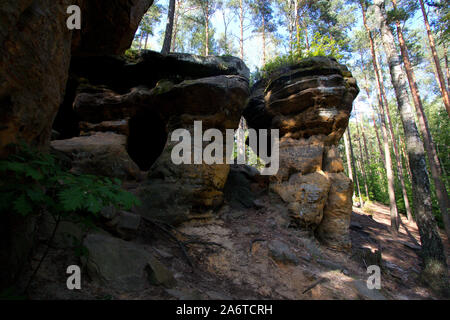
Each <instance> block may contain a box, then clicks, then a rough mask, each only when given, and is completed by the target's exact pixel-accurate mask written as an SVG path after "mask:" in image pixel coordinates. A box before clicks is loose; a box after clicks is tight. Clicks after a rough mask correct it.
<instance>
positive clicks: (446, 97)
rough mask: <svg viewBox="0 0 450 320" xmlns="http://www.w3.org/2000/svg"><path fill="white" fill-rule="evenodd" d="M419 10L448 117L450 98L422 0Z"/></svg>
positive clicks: (449, 113) (420, 0) (421, 0)
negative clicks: (420, 10)
mask: <svg viewBox="0 0 450 320" xmlns="http://www.w3.org/2000/svg"><path fill="white" fill-rule="evenodd" d="M419 3H420V8H421V9H422V14H423V21H424V23H425V28H426V29H427V35H428V42H429V44H430V50H431V54H432V56H433V61H434V65H435V66H436V72H437V74H438V80H439V83H440V89H441V93H442V99H443V100H444V105H445V108H446V109H447V113H448V115H449V116H450V98H449V94H448V90H447V86H446V85H445V79H444V74H443V73H442V68H441V63H440V60H439V56H438V54H437V50H436V45H435V43H434V38H433V33H432V32H431V28H430V23H429V22H428V16H427V12H426V10H425V5H424V3H423V0H419Z"/></svg>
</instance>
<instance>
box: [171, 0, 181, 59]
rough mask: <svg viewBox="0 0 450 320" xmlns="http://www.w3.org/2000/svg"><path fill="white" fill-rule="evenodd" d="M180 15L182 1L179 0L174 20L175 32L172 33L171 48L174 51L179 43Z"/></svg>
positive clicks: (176, 3) (176, 4)
mask: <svg viewBox="0 0 450 320" xmlns="http://www.w3.org/2000/svg"><path fill="white" fill-rule="evenodd" d="M179 17H180V3H179V2H178V1H176V2H175V17H174V22H173V33H172V41H171V45H170V49H171V50H172V51H175V50H176V47H175V46H176V43H177V35H178V19H179Z"/></svg>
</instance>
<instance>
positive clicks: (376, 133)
mask: <svg viewBox="0 0 450 320" xmlns="http://www.w3.org/2000/svg"><path fill="white" fill-rule="evenodd" d="M374 112H376V111H375V109H374ZM372 121H373V127H374V129H375V135H376V137H377V142H378V149H379V150H380V155H381V160H382V162H383V165H384V167H385V168H386V156H385V155H384V150H383V146H382V145H381V140H380V134H379V133H378V126H377V122H376V120H375V115H374V114H372Z"/></svg>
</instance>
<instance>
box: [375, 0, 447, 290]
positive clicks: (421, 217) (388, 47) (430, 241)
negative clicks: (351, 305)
mask: <svg viewBox="0 0 450 320" xmlns="http://www.w3.org/2000/svg"><path fill="white" fill-rule="evenodd" d="M374 3H375V5H377V6H378V7H379V9H380V14H379V23H380V26H381V28H380V29H381V38H382V42H383V46H384V48H385V51H386V56H387V59H388V63H389V70H390V74H391V82H392V85H393V87H394V90H395V95H396V97H397V104H398V110H399V114H400V117H401V120H402V123H403V129H404V131H405V138H406V141H407V144H406V148H407V151H408V155H409V165H410V167H411V171H412V173H413V175H412V188H413V200H414V208H415V213H416V220H417V226H418V228H419V233H420V239H421V242H422V258H423V259H424V273H423V275H424V277H426V278H427V279H428V280H429V282H428V283H429V285H430V286H432V287H433V288H434V289H436V290H439V291H441V292H443V291H447V290H448V276H447V275H448V271H447V261H446V256H445V254H444V247H443V244H442V240H441V238H440V236H439V233H438V228H437V224H436V221H435V219H434V216H433V212H432V204H431V190H430V181H429V179H428V173H427V168H426V162H425V150H424V147H423V143H422V141H421V139H420V136H419V132H418V130H417V127H416V123H415V121H414V115H413V111H412V108H411V105H410V103H409V98H408V89H407V84H406V79H405V77H404V75H403V72H402V69H401V61H400V57H399V55H398V52H397V50H396V48H395V40H394V36H393V34H392V31H391V30H390V28H389V25H388V23H387V13H386V10H385V7H384V0H374Z"/></svg>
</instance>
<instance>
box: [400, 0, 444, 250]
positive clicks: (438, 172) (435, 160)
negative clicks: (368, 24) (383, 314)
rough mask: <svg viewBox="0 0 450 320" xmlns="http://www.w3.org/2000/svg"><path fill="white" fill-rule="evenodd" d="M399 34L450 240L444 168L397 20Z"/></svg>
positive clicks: (407, 74)
mask: <svg viewBox="0 0 450 320" xmlns="http://www.w3.org/2000/svg"><path fill="white" fill-rule="evenodd" d="M392 2H393V4H394V8H396V7H397V1H396V0H392ZM396 26H397V35H398V40H399V43H400V49H401V53H402V58H403V64H404V67H405V72H406V76H407V77H408V83H409V87H410V89H411V94H412V97H413V102H414V106H415V109H416V114H417V119H418V120H419V127H420V131H421V133H422V138H423V142H424V145H425V150H426V151H427V156H428V164H429V166H430V169H431V176H432V178H433V181H434V186H435V189H436V197H437V199H438V202H439V208H440V210H441V215H442V220H443V221H444V226H445V231H446V233H447V238H448V239H449V241H450V221H449V217H448V206H449V201H448V193H447V189H446V187H445V184H444V182H443V180H442V169H441V163H440V161H439V157H438V153H437V151H436V146H435V144H434V141H433V137H432V136H431V132H430V128H429V126H428V120H427V116H426V114H425V111H424V109H423V105H422V99H421V98H420V93H419V87H418V86H417V82H416V76H415V74H414V69H413V67H412V64H411V61H410V59H409V54H408V48H407V47H406V43H405V39H404V37H403V31H402V28H401V26H400V22H399V21H396Z"/></svg>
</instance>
